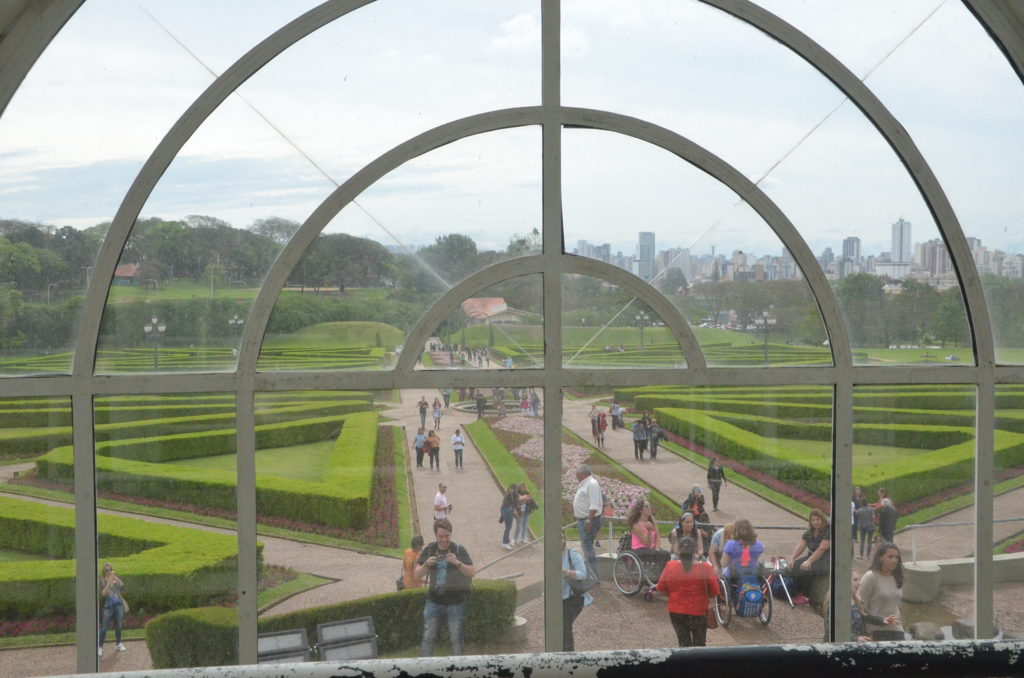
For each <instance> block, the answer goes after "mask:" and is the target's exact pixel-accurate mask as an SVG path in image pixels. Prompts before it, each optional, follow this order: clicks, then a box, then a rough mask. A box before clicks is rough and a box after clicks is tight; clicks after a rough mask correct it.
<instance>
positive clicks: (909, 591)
mask: <svg viewBox="0 0 1024 678" xmlns="http://www.w3.org/2000/svg"><path fill="white" fill-rule="evenodd" d="M903 572H904V574H905V579H904V580H903V600H906V601H909V602H911V603H930V602H932V601H933V600H935V599H936V598H937V597H938V595H939V588H941V586H942V568H941V567H939V565H937V564H936V563H935V562H933V561H929V562H917V563H903Z"/></svg>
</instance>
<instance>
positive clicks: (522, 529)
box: [512, 483, 537, 544]
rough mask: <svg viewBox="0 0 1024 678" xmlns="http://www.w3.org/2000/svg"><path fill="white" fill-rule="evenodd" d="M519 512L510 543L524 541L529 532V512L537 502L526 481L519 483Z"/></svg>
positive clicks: (522, 542) (523, 542)
mask: <svg viewBox="0 0 1024 678" xmlns="http://www.w3.org/2000/svg"><path fill="white" fill-rule="evenodd" d="M518 491H519V514H518V515H517V516H516V528H515V531H514V532H513V533H512V543H513V544H515V543H520V544H525V543H526V536H527V535H528V534H529V532H530V514H531V513H533V512H534V510H536V508H537V502H535V501H534V500H533V495H532V494H530V490H528V489H527V488H526V483H519V488H518Z"/></svg>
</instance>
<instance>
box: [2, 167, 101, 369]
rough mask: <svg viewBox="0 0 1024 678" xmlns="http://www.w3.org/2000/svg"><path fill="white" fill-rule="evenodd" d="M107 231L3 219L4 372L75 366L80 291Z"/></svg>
mask: <svg viewBox="0 0 1024 678" xmlns="http://www.w3.org/2000/svg"><path fill="white" fill-rule="evenodd" d="M0 156H2V152H0ZM105 234H106V227H104V226H95V227H92V228H87V229H83V230H78V229H75V228H72V227H71V226H62V227H60V228H58V227H56V226H52V225H49V224H43V223H37V222H36V223H29V222H23V221H17V220H10V219H0V337H2V338H0V376H22V375H32V374H54V373H57V374H60V373H68V372H69V371H70V370H71V358H72V354H73V350H74V346H73V344H74V340H75V331H76V330H77V327H78V320H79V313H80V310H81V306H82V297H83V296H84V294H85V288H86V285H87V284H88V280H89V278H90V277H91V275H92V271H93V263H94V261H95V259H96V253H97V252H98V251H99V247H100V243H101V242H102V240H103V236H104V235H105Z"/></svg>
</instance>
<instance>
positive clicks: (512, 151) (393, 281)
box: [261, 128, 541, 369]
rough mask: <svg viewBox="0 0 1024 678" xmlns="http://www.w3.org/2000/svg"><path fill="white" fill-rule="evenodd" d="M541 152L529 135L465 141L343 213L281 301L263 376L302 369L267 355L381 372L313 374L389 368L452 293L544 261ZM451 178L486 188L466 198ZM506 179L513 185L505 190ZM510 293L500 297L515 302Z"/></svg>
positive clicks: (409, 168)
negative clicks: (469, 280) (353, 356)
mask: <svg viewBox="0 0 1024 678" xmlns="http://www.w3.org/2000/svg"><path fill="white" fill-rule="evenodd" d="M539 141H540V139H539V136H538V130H536V129H533V128H529V129H517V130H506V131H503V132H498V133H493V134H485V135H480V136H476V137H471V138H469V139H464V140H462V141H460V142H457V143H454V144H450V145H448V146H445V147H444V148H442V149H439V150H437V151H435V152H433V153H430V154H428V155H426V156H423V157H421V158H417V159H415V160H412V161H410V162H409V163H407V164H406V165H404V166H402V167H401V168H399V169H397V170H396V171H394V172H392V173H391V174H389V175H388V176H387V177H385V178H383V179H382V180H381V181H379V182H378V183H377V184H375V185H374V186H373V187H372V188H370V189H369V190H368V191H367V192H366V194H365V195H364V196H361V197H360V198H359V201H358V202H357V203H353V204H351V205H349V206H348V207H346V208H345V209H344V210H342V212H341V213H340V214H339V215H338V216H337V217H336V218H335V219H334V220H333V221H332V222H331V223H330V224H329V225H328V227H327V229H326V231H325V232H324V233H323V234H321V235H320V236H318V237H317V239H316V241H315V242H314V244H313V246H312V247H311V248H310V249H309V250H308V251H307V252H306V254H304V255H303V257H302V259H301V261H300V262H299V264H298V265H297V266H296V268H295V269H294V271H293V273H292V275H291V278H290V279H289V281H288V287H287V288H286V289H285V290H284V291H283V293H282V294H281V296H280V297H279V299H278V302H277V304H276V306H275V308H274V312H273V315H272V316H271V319H270V325H269V327H268V332H267V338H266V342H265V343H264V346H263V353H261V360H262V363H263V364H262V365H261V367H264V368H265V369H289V368H291V369H296V368H299V369H301V366H300V365H299V364H297V363H293V364H291V365H289V363H288V361H287V360H278V359H275V358H274V355H273V352H274V351H277V350H279V349H289V350H294V349H314V350H315V349H320V348H334V349H339V348H343V349H351V350H353V351H356V352H360V353H362V354H365V355H367V356H369V357H372V358H374V359H375V360H376V362H373V363H368V362H366V361H359V362H357V363H356V364H353V365H351V366H346V365H344V364H343V363H339V364H335V365H323V366H318V368H320V369H322V368H323V367H327V368H334V369H346V368H348V369H353V368H358V369H366V368H368V367H369V368H376V369H384V368H387V367H390V365H391V364H392V363H393V357H394V356H393V354H394V351H395V349H396V347H398V346H403V345H404V343H405V334H406V332H407V331H408V330H409V329H410V328H411V327H412V326H413V324H415V323H416V321H418V320H419V319H420V317H421V316H422V314H423V312H424V311H425V310H426V309H427V308H429V307H430V304H431V303H433V302H435V301H436V300H438V299H439V298H440V297H441V295H442V294H444V292H446V291H447V290H449V289H451V287H452V286H453V285H455V284H457V283H458V282H460V281H461V280H463V279H465V278H466V277H468V276H470V275H472V274H474V273H476V272H478V271H480V270H481V269H483V268H484V267H485V266H488V265H491V264H494V263H497V262H499V261H502V260H504V259H509V258H513V257H520V256H526V255H530V254H537V253H539V251H540V233H539V230H538V227H539V224H540V206H541V200H540V171H539V158H540V154H539V148H540V144H539ZM529 149H534V150H537V151H538V153H536V154H530V153H529V152H528V150H529ZM524 151H527V152H524ZM454 166H460V167H461V166H472V167H473V168H474V170H475V175H474V176H475V178H474V179H473V181H474V182H479V181H480V180H481V178H487V177H490V179H487V180H486V181H485V182H484V183H483V184H480V185H476V184H473V187H472V190H469V189H468V184H467V183H466V179H465V178H464V177H460V176H456V175H455V174H452V173H451V171H450V168H451V167H454ZM513 166H514V167H515V168H516V169H515V170H514V171H513V172H512V173H511V174H509V172H510V168H511V167H513ZM513 175H514V176H516V177H518V179H517V181H516V182H514V183H509V182H508V180H507V178H508V177H509V176H513ZM427 177H430V178H429V179H427ZM425 226H426V227H427V229H426V230H424V227H425ZM510 285H512V283H509V284H506V285H504V286H501V289H500V290H498V292H503V293H509V294H511V292H509V286H510ZM527 286H528V287H531V288H532V287H535V286H536V285H534V284H532V283H531V284H529V285H527ZM537 289H538V290H539V287H537ZM519 296H522V295H515V294H513V297H516V298H514V299H511V300H510V301H517V300H518V297H519ZM535 296H536V297H538V299H539V291H538V292H537V293H536V295H535ZM523 303H529V304H533V305H537V304H539V301H537V300H533V299H529V300H527V299H523ZM518 310H519V309H516V310H515V311H512V313H517V312H518ZM522 310H523V311H526V312H532V311H531V309H529V308H526V309H522ZM517 317H521V316H517ZM523 317H525V316H523ZM452 322H457V323H459V324H458V326H459V327H461V326H462V324H461V323H460V322H459V321H457V319H456V318H453V319H452ZM453 327H454V326H453ZM499 341H500V339H499ZM444 343H448V342H447V341H445V342H444ZM504 343H508V342H504Z"/></svg>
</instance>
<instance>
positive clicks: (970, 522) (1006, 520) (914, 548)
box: [903, 518, 1024, 563]
mask: <svg viewBox="0 0 1024 678" xmlns="http://www.w3.org/2000/svg"><path fill="white" fill-rule="evenodd" d="M1022 520H1024V518H995V519H993V520H992V522H993V523H1016V522H1020V521H1022ZM973 524H974V521H973V520H959V521H956V522H952V523H914V524H913V525H907V526H905V527H904V528H903V529H905V530H910V529H913V528H915V527H965V526H967V525H973ZM910 555H911V558H910V561H911V562H913V563H916V562H917V534H915V533H913V532H911V533H910Z"/></svg>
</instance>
